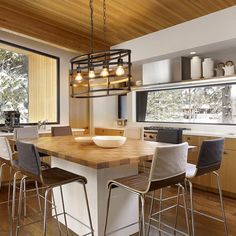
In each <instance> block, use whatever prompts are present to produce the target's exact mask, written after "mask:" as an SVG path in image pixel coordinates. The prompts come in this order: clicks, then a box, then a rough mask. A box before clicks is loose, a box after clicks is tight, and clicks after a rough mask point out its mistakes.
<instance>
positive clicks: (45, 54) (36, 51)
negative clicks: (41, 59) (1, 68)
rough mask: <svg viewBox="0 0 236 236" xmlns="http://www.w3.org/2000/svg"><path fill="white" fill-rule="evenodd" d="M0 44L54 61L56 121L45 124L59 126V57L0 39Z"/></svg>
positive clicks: (1, 125) (0, 125)
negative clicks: (55, 66)
mask: <svg viewBox="0 0 236 236" xmlns="http://www.w3.org/2000/svg"><path fill="white" fill-rule="evenodd" d="M0 43H2V44H6V45H9V46H12V47H16V48H19V49H23V50H26V51H30V52H33V53H36V54H39V55H42V56H46V57H50V58H53V59H55V60H56V65H57V68H56V74H57V78H56V80H57V88H56V89H57V120H56V121H55V122H48V123H47V124H48V125H53V124H60V57H57V56H54V55H51V54H48V53H45V52H41V51H38V50H35V49H32V48H28V47H25V46H22V45H18V44H15V43H12V42H8V41H5V40H1V39H0ZM20 124H21V125H25V126H27V125H37V124H38V123H20ZM3 126H5V124H1V123H0V127H3Z"/></svg>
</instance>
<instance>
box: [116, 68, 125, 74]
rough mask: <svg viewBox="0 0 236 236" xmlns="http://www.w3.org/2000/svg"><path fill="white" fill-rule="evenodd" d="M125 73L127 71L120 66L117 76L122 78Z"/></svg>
mask: <svg viewBox="0 0 236 236" xmlns="http://www.w3.org/2000/svg"><path fill="white" fill-rule="evenodd" d="M124 73H125V70H124V68H123V66H122V65H119V66H118V67H117V69H116V75H118V76H121V75H123V74H124Z"/></svg>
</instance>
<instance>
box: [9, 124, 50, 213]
mask: <svg viewBox="0 0 236 236" xmlns="http://www.w3.org/2000/svg"><path fill="white" fill-rule="evenodd" d="M13 133H14V135H13V138H14V140H22V139H37V138H38V137H39V132H38V126H26V127H21V128H14V131H13ZM16 153H17V150H16ZM39 156H40V158H41V162H40V166H41V168H42V169H48V168H50V165H49V164H48V163H46V162H45V161H43V158H46V157H49V156H48V155H45V154H44V153H39ZM17 174H18V173H16V175H17ZM14 181H15V179H14ZM37 184H38V183H37V182H35V187H36V188H35V190H36V191H37V194H38V186H37ZM13 190H14V187H13ZM33 190H34V189H31V190H27V188H26V179H25V180H24V216H25V217H27V209H26V199H27V198H26V194H27V192H28V191H33Z"/></svg>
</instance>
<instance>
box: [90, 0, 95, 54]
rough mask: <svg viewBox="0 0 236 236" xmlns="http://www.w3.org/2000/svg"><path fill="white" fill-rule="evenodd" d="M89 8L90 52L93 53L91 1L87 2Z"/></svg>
mask: <svg viewBox="0 0 236 236" xmlns="http://www.w3.org/2000/svg"><path fill="white" fill-rule="evenodd" d="M89 7H90V51H91V53H93V41H94V40H93V33H94V32H93V0H90V2H89Z"/></svg>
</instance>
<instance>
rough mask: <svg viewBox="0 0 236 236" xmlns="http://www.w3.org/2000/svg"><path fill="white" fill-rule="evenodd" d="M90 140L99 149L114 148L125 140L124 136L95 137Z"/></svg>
mask: <svg viewBox="0 0 236 236" xmlns="http://www.w3.org/2000/svg"><path fill="white" fill-rule="evenodd" d="M92 139H93V142H94V143H95V144H96V145H97V146H99V147H103V148H116V147H120V146H121V145H123V144H124V143H125V141H126V139H127V138H126V137H124V136H95V137H92Z"/></svg>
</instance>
